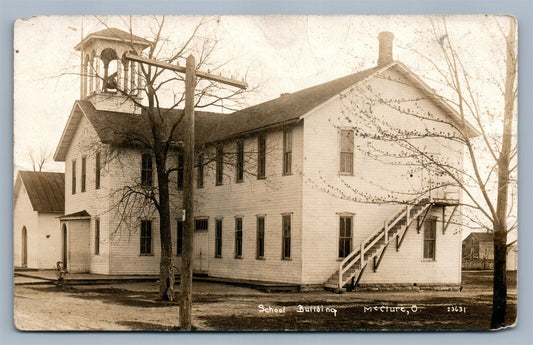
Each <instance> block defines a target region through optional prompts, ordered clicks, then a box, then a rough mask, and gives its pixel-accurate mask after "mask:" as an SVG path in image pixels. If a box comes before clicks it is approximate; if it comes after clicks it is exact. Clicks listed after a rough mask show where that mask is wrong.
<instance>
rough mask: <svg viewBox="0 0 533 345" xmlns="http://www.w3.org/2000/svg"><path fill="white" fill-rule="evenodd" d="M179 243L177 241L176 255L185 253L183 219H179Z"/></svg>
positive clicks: (177, 237)
mask: <svg viewBox="0 0 533 345" xmlns="http://www.w3.org/2000/svg"><path fill="white" fill-rule="evenodd" d="M176 239H177V243H176V255H177V256H180V255H181V254H183V221H182V220H178V232H177V236H176Z"/></svg>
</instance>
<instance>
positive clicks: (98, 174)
mask: <svg viewBox="0 0 533 345" xmlns="http://www.w3.org/2000/svg"><path fill="white" fill-rule="evenodd" d="M100 164H101V163H100V152H97V153H96V158H95V166H96V176H95V181H94V184H95V188H96V189H99V188H100V170H101V167H100Z"/></svg>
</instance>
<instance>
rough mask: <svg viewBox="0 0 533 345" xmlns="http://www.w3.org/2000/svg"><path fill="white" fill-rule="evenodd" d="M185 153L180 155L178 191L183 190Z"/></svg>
mask: <svg viewBox="0 0 533 345" xmlns="http://www.w3.org/2000/svg"><path fill="white" fill-rule="evenodd" d="M183 163H184V160H183V153H180V154H179V155H178V181H177V183H178V189H183Z"/></svg>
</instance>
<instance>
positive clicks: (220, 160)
mask: <svg viewBox="0 0 533 345" xmlns="http://www.w3.org/2000/svg"><path fill="white" fill-rule="evenodd" d="M215 175H216V184H217V185H221V184H222V183H223V177H224V148H223V147H222V146H221V145H220V146H218V147H217V156H216V172H215Z"/></svg>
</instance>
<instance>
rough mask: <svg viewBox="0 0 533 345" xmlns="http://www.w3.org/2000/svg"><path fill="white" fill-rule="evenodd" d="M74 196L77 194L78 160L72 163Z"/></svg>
mask: <svg viewBox="0 0 533 345" xmlns="http://www.w3.org/2000/svg"><path fill="white" fill-rule="evenodd" d="M72 194H76V160H75V159H74V160H73V161H72Z"/></svg>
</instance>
